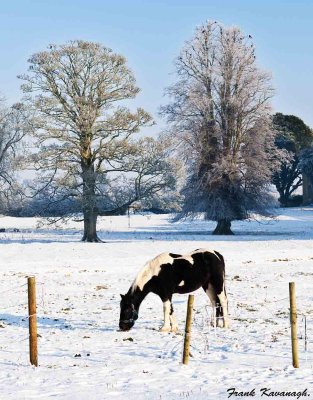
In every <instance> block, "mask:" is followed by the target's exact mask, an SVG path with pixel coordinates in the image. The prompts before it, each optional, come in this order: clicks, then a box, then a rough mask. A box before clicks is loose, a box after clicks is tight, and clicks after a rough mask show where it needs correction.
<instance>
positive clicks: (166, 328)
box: [160, 300, 172, 332]
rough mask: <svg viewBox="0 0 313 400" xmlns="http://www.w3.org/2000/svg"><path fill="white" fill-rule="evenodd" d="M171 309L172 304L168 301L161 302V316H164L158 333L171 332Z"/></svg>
mask: <svg viewBox="0 0 313 400" xmlns="http://www.w3.org/2000/svg"><path fill="white" fill-rule="evenodd" d="M171 309H172V303H171V301H170V300H165V301H163V314H164V324H163V326H162V327H161V328H160V332H170V331H171V317H170V316H171Z"/></svg>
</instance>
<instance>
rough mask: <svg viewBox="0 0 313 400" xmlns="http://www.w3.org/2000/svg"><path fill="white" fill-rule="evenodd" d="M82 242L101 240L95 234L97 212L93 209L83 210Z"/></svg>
mask: <svg viewBox="0 0 313 400" xmlns="http://www.w3.org/2000/svg"><path fill="white" fill-rule="evenodd" d="M82 241H83V242H101V240H100V239H99V238H98V235H97V213H96V212H93V211H90V210H88V211H86V212H84V236H83V238H82Z"/></svg>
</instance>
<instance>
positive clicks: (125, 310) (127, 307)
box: [119, 294, 138, 331]
mask: <svg viewBox="0 0 313 400" xmlns="http://www.w3.org/2000/svg"><path fill="white" fill-rule="evenodd" d="M120 306H121V313H120V322H119V326H120V329H121V330H122V331H129V330H130V329H131V328H132V327H133V326H134V324H135V321H136V319H137V318H138V311H137V310H136V309H135V306H134V304H133V303H132V299H131V298H130V296H127V295H123V294H121V304H120Z"/></svg>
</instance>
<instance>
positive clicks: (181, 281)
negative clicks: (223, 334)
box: [119, 249, 228, 332]
mask: <svg viewBox="0 0 313 400" xmlns="http://www.w3.org/2000/svg"><path fill="white" fill-rule="evenodd" d="M200 287H202V288H203V290H204V291H205V292H206V294H207V295H208V297H209V299H210V301H211V303H212V306H213V325H214V326H216V325H217V326H219V327H225V328H227V327H228V314H227V296H226V291H225V263H224V258H223V256H222V255H221V254H220V253H218V252H217V251H212V250H206V249H198V250H195V251H193V252H191V253H189V254H186V255H181V254H173V253H162V254H160V255H158V256H157V257H155V258H153V259H152V260H151V261H149V262H147V263H146V264H145V265H144V267H143V268H142V269H141V271H139V273H138V275H137V276H136V278H135V280H134V282H133V284H132V285H131V287H130V288H129V290H128V292H127V293H126V294H125V295H122V294H121V303H120V309H121V310H120V321H119V327H120V329H121V330H123V331H128V330H129V329H131V328H132V327H133V326H134V324H135V321H136V319H137V318H138V313H139V307H140V304H141V303H142V301H143V300H144V298H145V297H146V296H147V294H148V293H150V292H152V293H155V294H157V295H158V296H159V297H160V298H161V300H162V302H163V311H164V324H163V326H162V327H161V329H160V331H161V332H169V331H172V332H176V331H177V330H178V326H177V322H176V318H175V315H174V309H173V305H172V296H173V294H174V293H182V294H183V293H190V292H193V291H194V290H197V289H199V288H200Z"/></svg>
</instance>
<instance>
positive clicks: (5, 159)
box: [0, 103, 31, 209]
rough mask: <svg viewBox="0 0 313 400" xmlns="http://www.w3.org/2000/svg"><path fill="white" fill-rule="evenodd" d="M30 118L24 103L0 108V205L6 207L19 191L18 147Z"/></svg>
mask: <svg viewBox="0 0 313 400" xmlns="http://www.w3.org/2000/svg"><path fill="white" fill-rule="evenodd" d="M30 121H31V119H30V118H29V112H28V111H27V110H26V108H25V107H24V105H22V104H20V103H16V104H14V105H13V106H12V107H6V106H5V105H4V104H2V107H1V108H0V205H1V208H3V209H6V208H7V207H6V205H7V206H8V205H9V203H10V199H11V196H12V195H13V194H14V195H16V194H17V193H18V192H19V194H20V195H21V192H20V191H19V188H18V184H17V182H16V179H15V172H16V169H17V167H18V162H17V160H18V157H17V155H18V153H17V151H18V147H19V145H20V144H21V142H22V140H23V138H24V137H25V136H26V135H27V134H28V133H29V132H30V131H31V124H30Z"/></svg>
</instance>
